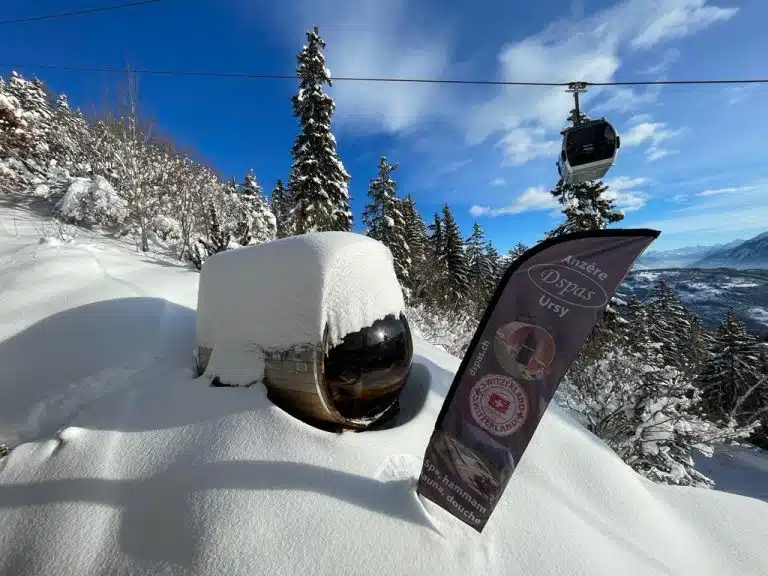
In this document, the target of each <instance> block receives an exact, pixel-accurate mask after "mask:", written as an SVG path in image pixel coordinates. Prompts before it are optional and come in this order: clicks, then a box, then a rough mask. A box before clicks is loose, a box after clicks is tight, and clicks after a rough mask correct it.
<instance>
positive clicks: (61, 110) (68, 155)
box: [51, 94, 93, 176]
mask: <svg viewBox="0 0 768 576" xmlns="http://www.w3.org/2000/svg"><path fill="white" fill-rule="evenodd" d="M92 138H93V136H92V135H91V134H90V128H89V126H88V121H87V120H86V119H85V117H84V116H83V115H82V113H81V112H80V111H79V110H77V109H73V108H70V106H69V101H68V100H67V95H66V94H59V96H58V97H57V98H56V106H55V108H54V117H53V125H52V133H51V148H52V152H53V156H54V158H55V159H56V161H57V162H58V163H59V165H60V166H61V167H63V168H66V169H67V170H69V173H70V175H71V176H86V175H88V174H91V173H92V167H91V166H90V164H89V162H88V160H89V159H88V148H89V144H88V141H89V140H91V139H92Z"/></svg>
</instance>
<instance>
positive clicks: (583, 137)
mask: <svg viewBox="0 0 768 576" xmlns="http://www.w3.org/2000/svg"><path fill="white" fill-rule="evenodd" d="M586 87H587V83H586V82H571V83H570V84H569V85H568V90H567V92H572V93H573V97H574V100H575V104H576V106H575V108H574V109H573V110H572V111H571V116H570V117H569V118H568V119H569V120H571V121H572V122H573V126H571V127H569V128H566V129H565V130H563V131H562V132H561V134H562V135H563V147H562V149H561V151H560V157H559V158H558V159H557V171H558V172H559V173H560V182H561V183H562V184H579V183H581V182H587V181H589V180H599V179H601V178H602V177H603V176H605V174H606V173H607V172H608V170H610V168H611V166H613V163H614V162H615V161H616V154H617V153H618V151H619V148H620V146H621V140H620V138H619V135H618V134H617V133H616V129H615V128H614V127H613V125H612V124H611V123H610V122H608V121H607V120H606V119H605V118H600V119H599V120H590V119H589V118H588V117H587V115H586V114H583V113H582V112H581V110H580V109H579V93H580V92H584V91H585V90H586Z"/></svg>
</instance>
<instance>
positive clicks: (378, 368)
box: [324, 314, 413, 419]
mask: <svg viewBox="0 0 768 576" xmlns="http://www.w3.org/2000/svg"><path fill="white" fill-rule="evenodd" d="M412 358H413V343H412V340H411V332H410V328H409V327H408V321H407V320H406V319H405V316H403V315H402V314H401V315H400V318H396V317H395V316H393V315H390V316H387V317H386V318H384V319H383V320H377V321H376V322H374V323H373V325H372V326H369V327H367V328H364V329H362V330H360V331H359V332H355V333H354V334H349V335H347V336H346V337H344V340H343V341H342V342H341V343H340V344H338V345H337V346H334V347H333V348H331V350H330V351H329V352H328V354H327V355H326V357H325V362H324V368H325V381H326V383H327V385H328V388H329V391H330V396H331V400H332V401H333V403H334V406H335V407H336V409H337V410H338V411H339V413H340V414H341V415H342V416H344V417H345V418H350V419H353V418H354V419H356V418H367V417H373V416H376V415H377V414H380V413H381V412H382V411H383V410H385V409H386V408H387V407H389V406H390V405H391V404H392V403H393V402H394V401H395V399H396V398H397V396H398V395H399V394H400V391H401V390H402V388H403V386H404V385H405V379H406V377H407V376H408V370H409V368H410V366H411V360H412Z"/></svg>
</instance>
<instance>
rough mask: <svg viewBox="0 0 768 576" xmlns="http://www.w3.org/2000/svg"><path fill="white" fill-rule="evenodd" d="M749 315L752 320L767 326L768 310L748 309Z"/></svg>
mask: <svg viewBox="0 0 768 576" xmlns="http://www.w3.org/2000/svg"><path fill="white" fill-rule="evenodd" d="M749 313H750V315H751V316H752V318H754V319H755V320H757V321H758V322H762V323H763V324H765V325H766V326H768V309H766V308H760V307H759V306H756V307H755V308H750V309H749Z"/></svg>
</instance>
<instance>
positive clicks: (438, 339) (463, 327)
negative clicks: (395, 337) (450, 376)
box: [406, 304, 477, 358]
mask: <svg viewBox="0 0 768 576" xmlns="http://www.w3.org/2000/svg"><path fill="white" fill-rule="evenodd" d="M406 317H407V318H408V323H409V325H410V326H411V330H412V331H413V334H414V336H416V337H418V338H421V339H423V340H426V341H427V342H429V343H430V344H433V345H435V346H437V347H439V348H442V349H443V350H445V351H446V352H448V353H449V354H453V355H454V356H458V357H459V358H461V357H462V356H464V353H465V352H466V351H467V348H468V347H469V343H470V342H471V341H472V336H473V335H474V333H475V329H476V328H477V321H476V320H475V319H474V318H473V317H472V316H471V315H470V314H469V313H468V312H465V311H463V310H456V311H447V312H438V311H437V310H435V309H433V308H430V307H428V306H426V305H424V304H414V305H411V306H409V307H408V308H407V309H406Z"/></svg>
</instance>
